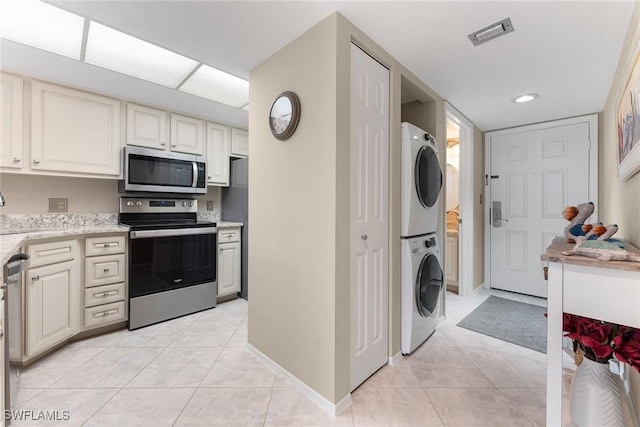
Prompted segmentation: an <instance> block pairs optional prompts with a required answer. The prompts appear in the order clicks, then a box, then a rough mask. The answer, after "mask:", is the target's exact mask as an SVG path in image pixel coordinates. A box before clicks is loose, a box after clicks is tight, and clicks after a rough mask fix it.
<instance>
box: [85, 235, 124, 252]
mask: <svg viewBox="0 0 640 427" xmlns="http://www.w3.org/2000/svg"><path fill="white" fill-rule="evenodd" d="M126 241H127V239H126V236H124V235H122V236H101V237H88V238H87V239H86V240H85V255H86V256H95V255H111V254H123V253H124V249H125V244H126Z"/></svg>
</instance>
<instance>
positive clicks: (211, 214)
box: [198, 211, 220, 222]
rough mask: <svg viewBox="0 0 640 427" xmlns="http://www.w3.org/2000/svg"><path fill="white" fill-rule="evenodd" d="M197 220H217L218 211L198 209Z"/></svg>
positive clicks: (218, 219) (218, 216)
mask: <svg viewBox="0 0 640 427" xmlns="http://www.w3.org/2000/svg"><path fill="white" fill-rule="evenodd" d="M198 221H208V222H218V221H220V211H198Z"/></svg>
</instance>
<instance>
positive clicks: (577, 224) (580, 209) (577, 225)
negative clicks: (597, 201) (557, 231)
mask: <svg viewBox="0 0 640 427" xmlns="http://www.w3.org/2000/svg"><path fill="white" fill-rule="evenodd" d="M594 209H595V206H594V204H593V202H587V203H580V204H579V205H578V206H567V207H566V208H564V209H563V210H562V217H563V218H564V219H566V220H567V221H569V225H567V226H566V227H565V228H564V235H565V236H566V238H567V242H568V243H575V242H576V239H577V238H578V237H582V236H584V235H585V234H587V231H584V230H583V226H584V225H585V224H584V222H585V221H586V220H587V218H589V217H590V216H591V214H592V213H593V210H594ZM587 228H588V227H587ZM592 231H593V229H591V230H590V231H589V233H590V232H592Z"/></svg>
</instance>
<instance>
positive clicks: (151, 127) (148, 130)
mask: <svg viewBox="0 0 640 427" xmlns="http://www.w3.org/2000/svg"><path fill="white" fill-rule="evenodd" d="M168 130H169V113H167V112H166V111H162V110H157V109H155V108H149V107H145V106H143V105H137V104H127V144H129V145H137V146H140V147H148V148H157V149H160V150H166V149H167V148H168V147H167V143H168V142H169V132H168Z"/></svg>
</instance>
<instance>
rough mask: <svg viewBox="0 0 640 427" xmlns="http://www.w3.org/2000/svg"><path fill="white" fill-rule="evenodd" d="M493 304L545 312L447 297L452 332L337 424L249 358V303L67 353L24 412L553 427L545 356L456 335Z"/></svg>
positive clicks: (90, 418)
mask: <svg viewBox="0 0 640 427" xmlns="http://www.w3.org/2000/svg"><path fill="white" fill-rule="evenodd" d="M490 294H498V295H501V296H505V297H507V298H513V299H518V300H523V301H525V302H533V303H536V304H543V303H544V302H545V301H544V300H540V299H537V298H529V297H522V296H518V295H514V294H508V293H500V292H495V291H482V292H481V293H480V294H479V295H478V296H477V297H473V298H468V299H465V298H460V297H458V296H457V295H454V294H450V293H448V294H447V310H448V319H447V322H446V323H445V324H443V325H442V326H441V327H440V328H439V330H438V331H436V332H435V333H434V334H433V335H432V336H431V338H430V339H429V340H428V341H427V342H426V343H425V344H424V345H422V346H421V347H420V348H418V349H417V350H416V351H415V352H414V353H413V354H412V355H410V356H407V357H403V359H402V361H401V362H400V363H399V364H397V365H396V366H385V367H383V368H382V369H380V370H379V371H378V372H377V373H376V374H374V375H373V376H372V377H371V378H369V380H367V381H366V382H365V383H364V384H363V385H362V386H360V387H359V388H358V389H357V390H355V391H354V393H353V394H352V399H353V403H352V405H351V406H350V407H349V408H347V409H346V410H345V411H344V412H343V413H342V414H341V415H340V416H338V417H332V416H329V415H327V414H326V413H325V412H324V411H323V410H322V409H320V408H319V407H318V406H316V405H315V404H314V403H313V402H312V401H310V400H309V399H307V398H306V397H305V396H304V395H303V394H302V393H301V392H299V391H298V390H297V389H296V388H294V387H292V385H291V384H290V383H289V382H288V381H287V380H286V379H284V378H282V377H280V376H278V375H276V374H275V373H274V372H273V371H272V370H271V369H269V368H268V367H266V366H264V365H263V364H262V363H261V362H259V361H258V360H257V359H255V358H254V357H253V356H252V355H251V354H249V353H248V352H247V351H246V349H245V346H246V342H247V303H246V301H244V300H241V299H237V300H233V301H229V302H226V303H222V304H219V305H218V307H216V308H215V309H213V310H209V311H206V312H202V313H196V314H194V315H190V316H187V317H183V318H180V319H176V320H173V321H170V322H165V323H162V324H159V325H154V326H151V327H148V328H144V329H140V330H137V331H133V332H129V331H126V330H121V331H117V332H113V333H110V334H107V335H102V336H100V337H95V338H90V339H86V340H83V341H80V342H76V343H73V344H71V345H68V346H67V347H64V348H63V349H61V350H58V351H57V352H55V353H53V354H51V355H49V356H47V357H46V358H44V359H42V360H40V361H38V362H36V363H35V364H33V365H32V366H29V367H27V368H25V369H24V370H23V371H22V374H21V377H20V387H21V388H20V389H19V390H18V392H17V395H16V404H17V405H16V406H17V409H23V410H34V411H44V410H49V411H55V410H58V411H62V410H68V411H69V413H70V419H69V420H68V421H64V422H59V423H58V424H59V425H63V426H80V425H86V426H154V427H156V426H174V425H175V426H198V425H202V426H213V425H225V426H232V425H242V426H252V425H256V426H303V425H304V426H313V425H317V426H328V425H345V426H375V425H377V426H389V425H394V426H432V425H433V426H443V425H444V426H473V425H477V426H502V425H504V426H532V425H535V426H544V423H545V410H544V408H545V389H544V387H545V363H546V356H545V355H543V354H540V353H537V352H535V351H531V350H528V349H525V348H522V347H519V346H516V345H513V344H510V343H506V342H503V341H500V340H497V339H494V338H490V337H487V336H484V335H480V334H477V333H475V332H471V331H468V330H466V329H462V328H459V327H457V326H455V325H456V323H457V322H459V321H460V320H461V319H462V318H464V317H465V316H466V315H467V314H468V313H470V312H471V311H472V310H473V309H474V308H475V307H477V306H478V305H479V304H480V303H481V302H482V301H484V299H486V298H487V297H488V296H489V295H490ZM55 424H56V423H53V422H45V421H35V422H32V423H28V422H24V421H14V422H13V425H14V426H16V427H17V426H24V425H37V426H49V425H55Z"/></svg>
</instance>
